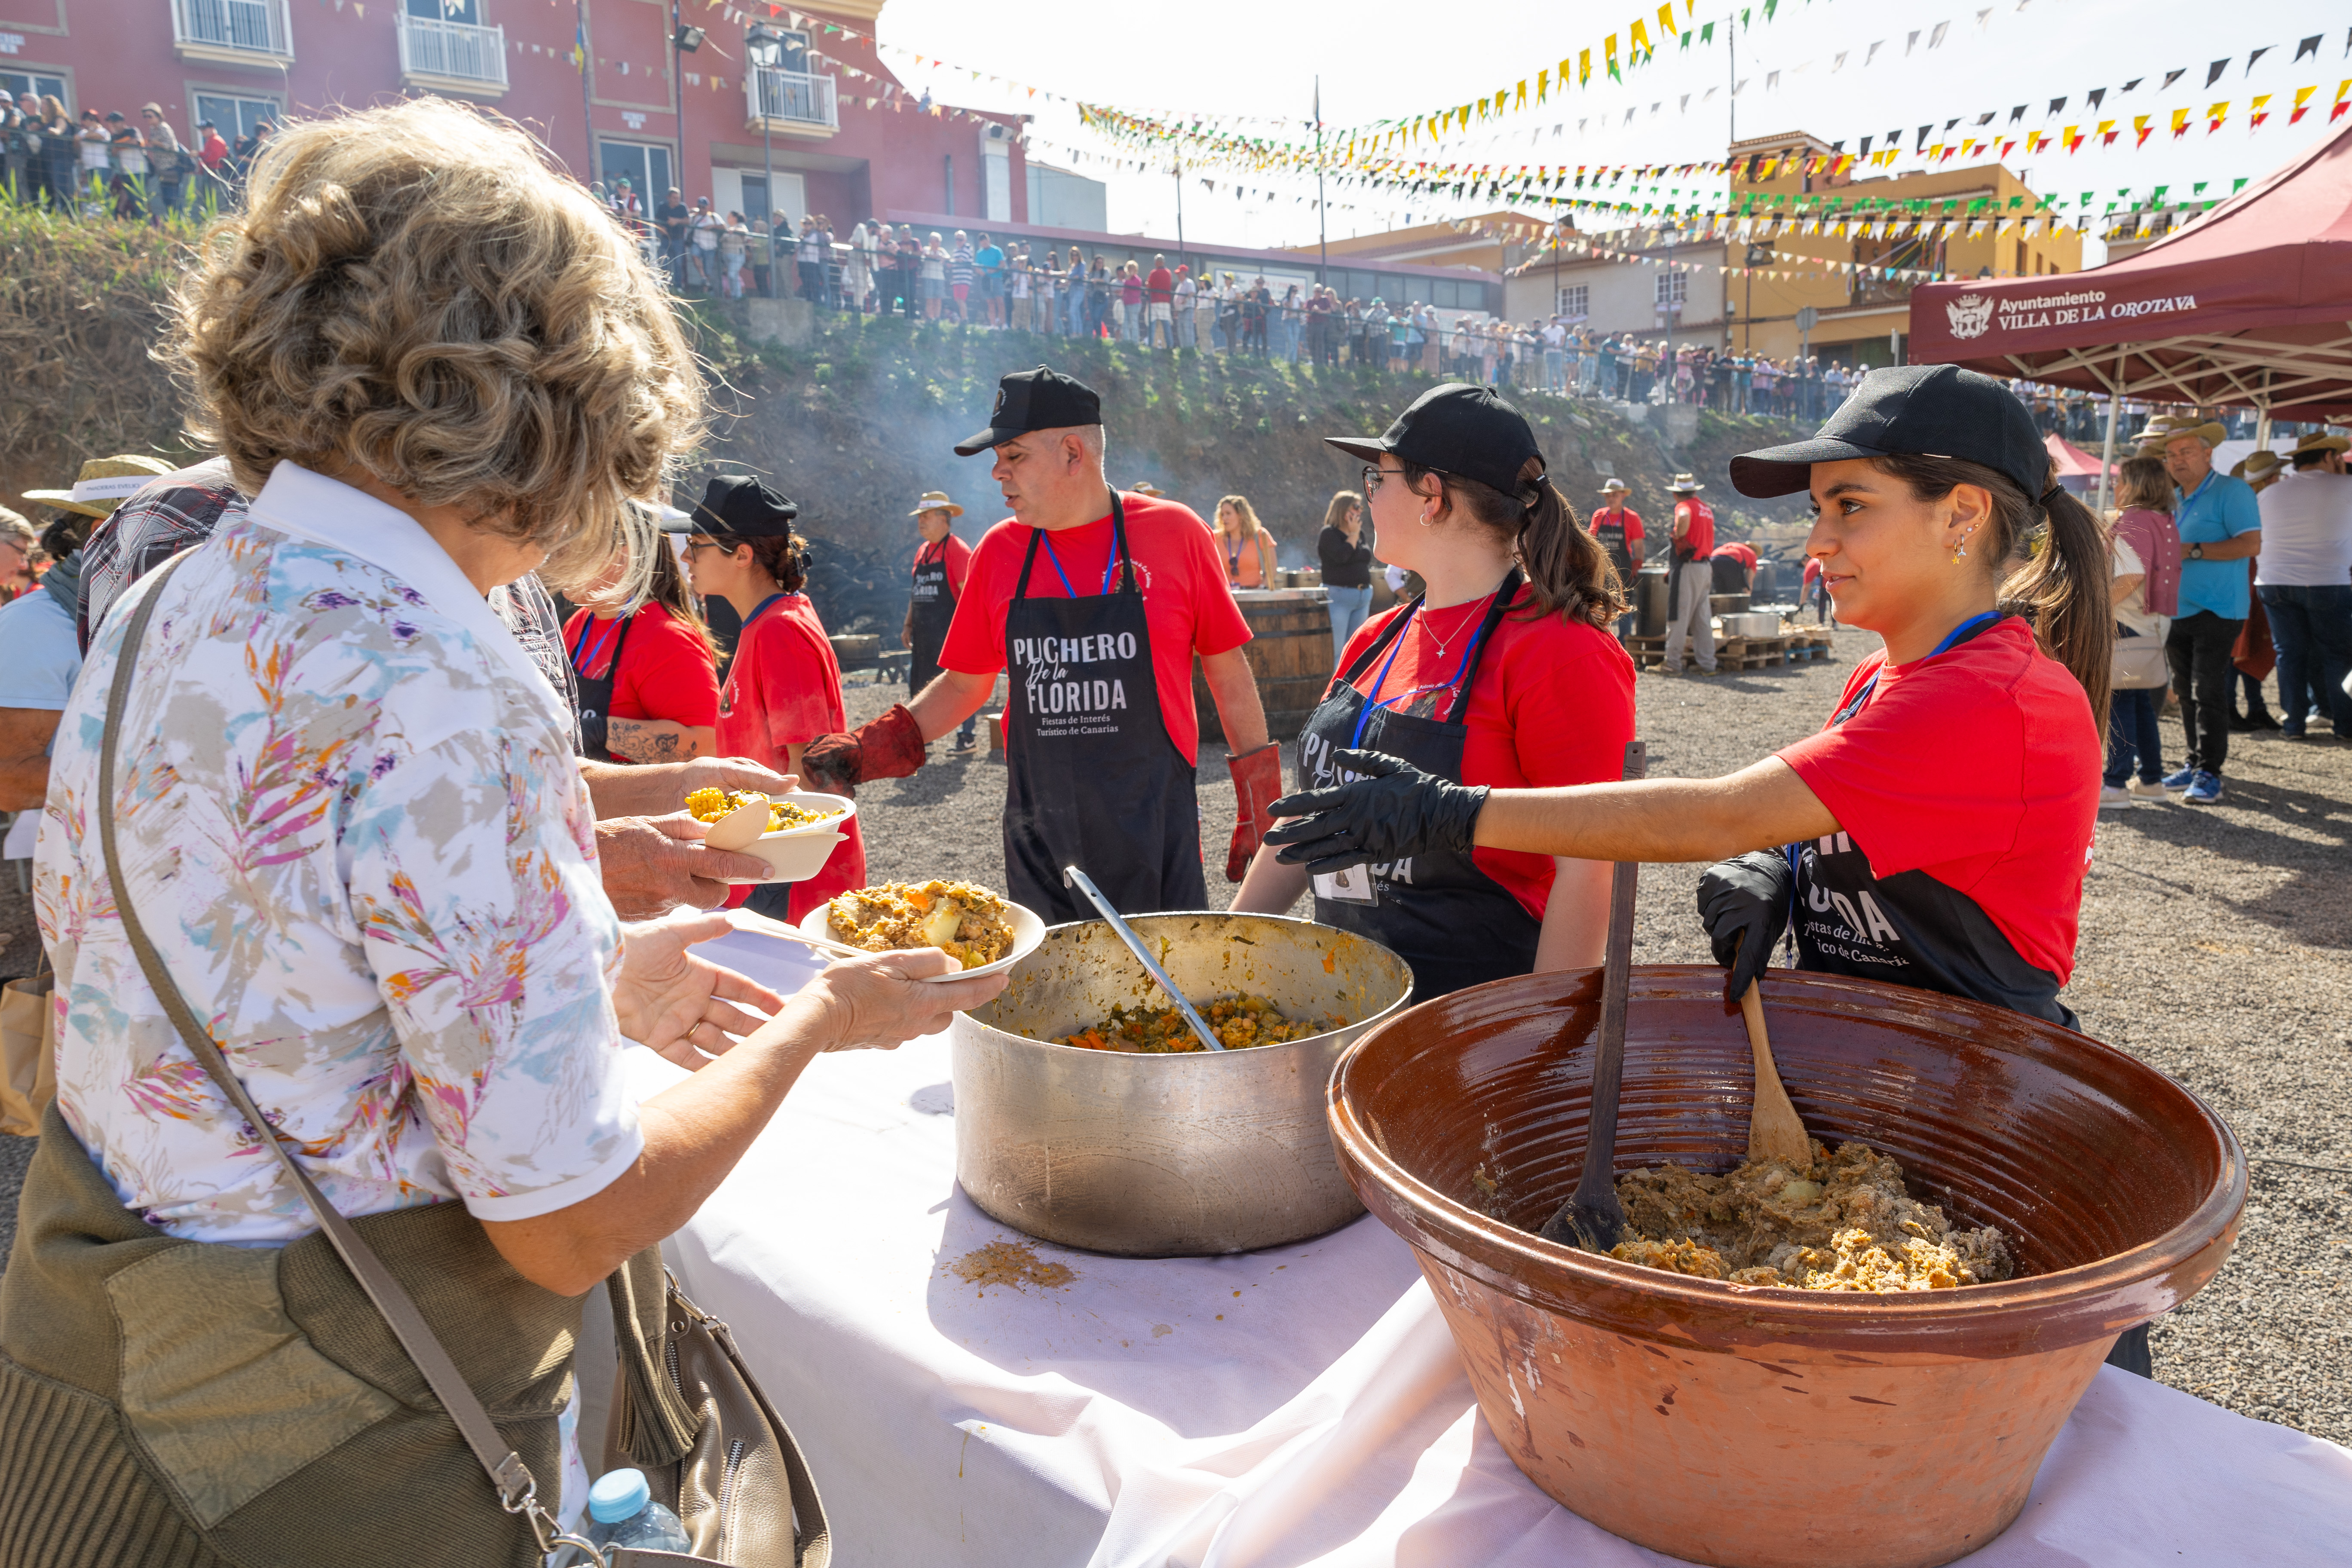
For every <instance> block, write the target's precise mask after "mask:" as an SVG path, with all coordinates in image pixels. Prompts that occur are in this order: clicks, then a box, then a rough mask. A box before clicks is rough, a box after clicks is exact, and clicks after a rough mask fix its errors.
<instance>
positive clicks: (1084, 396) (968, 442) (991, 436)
mask: <svg viewBox="0 0 2352 1568" xmlns="http://www.w3.org/2000/svg"><path fill="white" fill-rule="evenodd" d="M1101 423H1102V399H1101V398H1100V397H1098V396H1097V395H1095V389H1094V388H1093V387H1091V386H1088V385H1087V384H1086V383H1085V382H1083V381H1080V380H1079V379H1078V378H1077V377H1076V376H1074V375H1064V374H1062V373H1061V372H1060V371H1058V370H1055V369H1053V368H1052V367H1051V366H1049V365H1042V364H1041V365H1039V366H1038V367H1037V368H1036V369H1035V370H1016V371H1014V372H1013V374H1011V375H1008V376H1006V377H1005V378H1004V379H1003V380H1002V381H1000V382H998V383H997V384H996V406H995V407H994V408H992V409H991V410H990V411H989V415H988V428H987V429H985V430H982V432H981V433H980V434H979V435H977V436H967V437H964V438H963V439H962V440H961V441H958V442H957V443H956V447H955V454H956V456H957V457H959V458H969V457H971V455H972V454H973V453H975V452H985V451H987V450H988V449H989V448H990V447H1002V446H1003V445H1004V443H1006V442H1007V441H1010V440H1012V439H1013V437H1015V436H1026V435H1027V434H1029V432H1030V431H1032V430H1066V429H1068V428H1069V427H1070V426H1074V425H1099V424H1101Z"/></svg>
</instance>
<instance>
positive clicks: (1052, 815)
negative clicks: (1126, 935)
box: [1004, 491, 1209, 925]
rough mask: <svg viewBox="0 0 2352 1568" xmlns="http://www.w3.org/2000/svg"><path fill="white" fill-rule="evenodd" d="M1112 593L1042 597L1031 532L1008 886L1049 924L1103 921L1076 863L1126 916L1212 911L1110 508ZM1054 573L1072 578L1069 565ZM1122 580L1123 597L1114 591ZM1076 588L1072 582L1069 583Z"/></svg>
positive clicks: (1187, 777) (1018, 647)
mask: <svg viewBox="0 0 2352 1568" xmlns="http://www.w3.org/2000/svg"><path fill="white" fill-rule="evenodd" d="M1110 522H1111V536H1112V558H1111V559H1112V565H1111V568H1110V571H1109V572H1107V573H1106V574H1105V576H1104V584H1103V586H1104V591H1103V592H1102V593H1101V594H1099V595H1092V596H1090V597H1087V598H1075V597H1074V598H1067V599H1033V598H1031V597H1029V574H1030V573H1031V572H1032V571H1034V569H1035V568H1036V564H1037V547H1038V545H1039V543H1040V542H1043V541H1044V540H1045V530H1043V529H1034V530H1032V531H1031V532H1030V535H1029V550H1028V553H1027V554H1025V555H1024V556H1023V557H1022V559H1021V577H1020V580H1019V581H1018V582H1017V583H1015V584H1013V602H1012V604H1011V605H1008V606H1007V607H1006V609H1005V612H1004V660H1005V668H1006V671H1007V673H1008V674H1009V675H1010V676H1011V677H1012V679H1010V680H1009V681H1007V682H1006V684H1007V686H1008V687H1009V689H1010V693H1011V694H1010V696H1009V697H1008V699H1007V700H1006V702H1005V705H1004V760H1005V763H1006V767H1007V771H1008V773H1010V775H1011V776H1010V777H1009V778H1008V779H1007V780H1006V783H1005V799H1004V880H1005V887H1006V889H1007V890H1008V892H1009V893H1010V895H1011V897H1012V899H1013V902H1014V903H1017V904H1025V905H1026V906H1028V907H1029V908H1030V909H1032V910H1035V911H1036V912H1037V913H1038V915H1039V916H1040V917H1042V918H1043V919H1044V920H1045V923H1046V924H1048V925H1054V924H1057V923H1061V922H1065V921H1077V920H1093V919H1096V918H1097V916H1096V914H1095V910H1094V906H1092V905H1091V904H1087V903H1086V902H1085V900H1084V897H1083V895H1081V894H1079V893H1078V892H1077V891H1076V889H1071V888H1065V887H1064V886H1063V885H1062V868H1063V867H1064V866H1066V865H1072V864H1075V865H1076V866H1077V867H1078V868H1079V869H1080V870H1083V871H1085V872H1086V873H1087V875H1088V876H1089V877H1092V878H1093V879H1094V880H1095V883H1096V885H1097V886H1098V887H1099V888H1101V889H1102V891H1103V896H1104V897H1105V898H1108V900H1110V902H1111V907H1112V908H1114V909H1116V910H1118V912H1119V913H1121V914H1123V915H1134V914H1156V913H1158V912H1160V911H1161V910H1200V909H1206V908H1207V907H1208V903H1209V887H1208V883H1207V881H1206V880H1205V879H1203V877H1202V873H1201V810H1200V805H1199V803H1198V802H1197V800H1196V799H1195V798H1194V793H1193V777H1192V763H1190V762H1188V761H1186V760H1185V758H1184V754H1183V753H1182V752H1179V751H1178V750H1177V749H1176V742H1174V741H1172V740H1171V739H1170V738H1169V734H1168V724H1167V721H1166V719H1165V717H1164V716H1163V715H1162V714H1161V712H1160V682H1159V680H1158V679H1157V678H1156V676H1155V674H1154V671H1153V668H1152V663H1151V628H1150V624H1149V623H1148V622H1147V620H1146V619H1145V616H1144V612H1143V590H1142V589H1141V588H1140V587H1139V586H1138V584H1137V583H1136V576H1135V565H1134V563H1133V562H1132V561H1131V560H1130V559H1129V556H1128V551H1127V514H1126V511H1125V510H1124V509H1123V508H1122V507H1121V506H1120V505H1119V500H1118V494H1117V492H1115V491H1114V492H1113V493H1112V495H1111V498H1110ZM1054 567H1055V571H1056V572H1057V573H1058V572H1059V571H1060V570H1061V563H1060V562H1059V561H1055V563H1054ZM1113 574H1116V576H1117V579H1118V586H1117V587H1116V588H1115V589H1114V588H1113V587H1112V586H1111V578H1112V575H1113ZM1063 585H1064V587H1066V588H1068V587H1071V586H1072V584H1070V583H1069V582H1068V580H1067V578H1066V577H1065V579H1064V583H1063Z"/></svg>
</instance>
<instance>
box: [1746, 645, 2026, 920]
mask: <svg viewBox="0 0 2352 1568" xmlns="http://www.w3.org/2000/svg"><path fill="white" fill-rule="evenodd" d="M1874 668H1878V664H1877V663H1876V662H1875V661H1873V662H1866V663H1864V666H1863V667H1862V668H1860V669H1857V670H1856V671H1855V672H1854V676H1853V682H1852V683H1850V684H1849V686H1848V687H1847V690H1846V697H1845V698H1844V699H1843V700H1841V703H1840V706H1841V707H1842V706H1843V703H1844V701H1845V700H1851V698H1852V695H1853V692H1855V691H1858V690H1860V689H1861V688H1862V683H1863V682H1864V681H1866V680H1867V679H1869V677H1870V673H1871V671H1872V670H1873V669H1874ZM1939 673H1940V672H1939ZM2024 723H2025V719H2024V713H2023V711H2022V710H2021V708H2020V707H2019V705H2018V703H2017V702H2016V700H2014V699H2013V698H2011V696H2010V695H2009V694H2008V693H2007V692H2005V691H2002V690H2000V689H1998V688H1997V687H1995V686H1993V685H1992V684H1991V683H1990V682H1988V681H1986V680H1984V679H1982V678H1980V677H1978V676H1975V675H1973V674H1971V673H1969V672H1966V671H1958V670H1956V671H1951V672H1949V673H1946V674H1944V675H1943V678H1942V679H1916V678H1914V679H1901V678H1896V679H1885V678H1883V677H1882V679H1880V681H1879V683H1878V689H1877V690H1876V691H1875V692H1874V694H1873V695H1872V697H1871V700H1869V701H1868V702H1867V703H1865V704H1864V706H1863V709H1862V711H1861V712H1859V713H1856V714H1855V715H1854V716H1853V718H1851V719H1849V720H1847V721H1845V722H1844V723H1843V724H1841V725H1838V726H1837V727H1835V728H1834V729H1828V730H1823V731H1821V732H1820V733H1819V734H1814V735H1808V736H1806V737H1805V738H1804V739H1803V740H1801V741H1799V742H1796V743H1795V744H1793V745H1789V746H1783V747H1782V748H1781V749H1780V752H1779V753H1778V755H1779V756H1780V760H1781V761H1782V762H1784V763H1788V764H1789V766H1790V767H1791V768H1793V769H1795V770H1796V773H1797V776H1798V777H1799V778H1801V779H1802V780H1804V781H1805V786H1806V787H1807V788H1808V789H1811V791H1812V792H1813V794H1814V795H1817V796H1818V797H1820V800H1821V803H1822V805H1825V806H1827V807H1828V808H1829V811H1830V815H1831V816H1834V817H1836V818H1837V822H1838V826H1840V827H1842V828H1843V829H1844V830H1845V831H1846V832H1847V833H1848V834H1850V835H1851V836H1852V837H1853V842H1854V845H1855V847H1858V848H1860V849H1861V850H1862V852H1863V853H1864V855H1866V856H1868V857H1869V858H1870V868H1871V870H1872V871H1873V872H1874V873H1875V874H1876V875H1878V876H1880V877H1893V876H1898V875H1900V874H1901V873H1903V872H1905V871H1916V870H1918V869H1920V868H1922V867H1927V866H1934V867H1936V868H1937V869H1938V872H1939V873H1941V874H1939V875H1938V876H1937V880H1938V881H1941V882H1945V883H1946V885H1948V886H1949V887H1951V888H1952V889H1954V890H1955V891H1958V892H1962V893H1969V892H1972V891H1973V889H1974V887H1975V884H1976V881H1977V879H1978V876H1979V875H1980V874H1981V873H1982V871H1983V870H1984V869H1985V868H1987V867H1989V866H1990V864H1991V862H1992V861H1993V860H1995V859H1997V858H1999V857H2000V856H2003V855H2006V854H2007V853H2009V852H2010V851H2011V849H2013V848H2014V847H2016V845H2017V840H2018V831H2019V826H2020V823H2021V818H2022V816H2023V815H2024V811H2025V804H2024V794H2025V791H2024V784H2023V781H2022V780H2021V777H2020V776H2019V775H2020V768H2021V763H2022V762H2023V760H2024V756H2025V731H2024ZM1956 757H1966V758H1968V759H1969V764H1968V765H1967V766H1965V767H1956V766H1954V765H1953V759H1954V758H1956ZM2004 774H2006V776H2003V775H2004ZM1972 873H1973V874H1972ZM1955 878H1957V879H1955Z"/></svg>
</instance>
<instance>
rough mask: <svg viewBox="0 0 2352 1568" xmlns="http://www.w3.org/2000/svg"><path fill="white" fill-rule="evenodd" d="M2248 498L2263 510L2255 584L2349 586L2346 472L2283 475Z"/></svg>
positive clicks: (2351, 478)
mask: <svg viewBox="0 0 2352 1568" xmlns="http://www.w3.org/2000/svg"><path fill="white" fill-rule="evenodd" d="M2254 499H2255V503H2256V504H2257V505H2259V506H2260V507H2261V508H2262V510H2263V552H2262V555H2261V556H2260V557H2259V558H2258V560H2257V561H2256V563H2255V568H2254V582H2255V584H2256V585H2257V586H2260V587H2266V588H2314V587H2320V586H2328V587H2336V588H2341V587H2344V586H2345V585H2347V584H2352V474H2328V473H2322V472H2321V471H2319V470H2318V469H2316V468H2313V469H2310V470H2308V471H2306V472H2303V473H2294V474H2289V475H2287V476H2286V477H2285V478H2284V479H2280V480H2279V482H2278V483H2276V484H2274V485H2273V486H2272V487H2271V488H2270V489H2266V490H2264V491H2263V493H2262V494H2261V495H2259V496H2257V497H2255V498H2254Z"/></svg>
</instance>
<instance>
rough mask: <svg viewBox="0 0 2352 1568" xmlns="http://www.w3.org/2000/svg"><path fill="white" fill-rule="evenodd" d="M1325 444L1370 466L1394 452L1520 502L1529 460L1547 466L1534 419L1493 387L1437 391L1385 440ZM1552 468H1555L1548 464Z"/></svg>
mask: <svg viewBox="0 0 2352 1568" xmlns="http://www.w3.org/2000/svg"><path fill="white" fill-rule="evenodd" d="M1323 439H1324V441H1325V443H1326V444H1327V445H1329V446H1333V447H1339V450H1341V451H1342V452H1345V453H1347V454H1348V455H1349V457H1353V458H1362V459H1364V461H1366V462H1368V463H1377V462H1379V461H1380V460H1381V453H1382V452H1394V453H1395V454H1396V455H1397V458H1398V459H1399V460H1400V461H1402V462H1407V463H1411V464H1412V465H1413V466H1415V467H1416V468H1435V469H1437V470H1438V471H1439V472H1440V473H1446V474H1454V475H1456V476H1458V477H1459V478H1462V479H1475V480H1477V481H1478V482H1479V483H1480V484H1482V485H1486V486H1488V487H1490V488H1492V489H1498V490H1500V491H1502V492H1503V493H1504V494H1505V495H1507V496H1511V497H1514V498H1516V497H1517V495H1518V493H1519V470H1520V469H1521V468H1526V467H1527V466H1528V458H1535V459H1536V461H1538V462H1539V463H1540V462H1543V461H1544V455H1543V448H1542V447H1538V446H1537V445H1536V433H1535V431H1534V430H1532V429H1530V428H1529V427H1528V416H1526V415H1524V414H1522V413H1520V412H1519V411H1518V410H1517V409H1516V408H1514V407H1512V406H1511V405H1509V404H1508V403H1507V402H1505V401H1504V400H1503V399H1502V398H1500V397H1498V396H1496V395H1495V390H1494V389H1493V388H1492V387H1486V386H1471V385H1468V384H1465V383H1462V382H1454V383H1450V384H1446V385H1444V386H1433V387H1431V388H1430V389H1429V390H1428V391H1427V392H1424V393H1423V394H1422V395H1420V396H1419V397H1416V398H1414V399H1413V400H1412V406H1411V407H1409V408H1407V409H1406V410H1405V411H1404V412H1403V413H1402V414H1400V415H1398V416H1396V422H1395V423H1394V424H1392V425H1391V426H1389V427H1388V429H1387V430H1386V431H1384V432H1382V433H1381V435H1379V436H1326V437H1323ZM1546 466H1547V467H1549V464H1547V465H1546Z"/></svg>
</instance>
